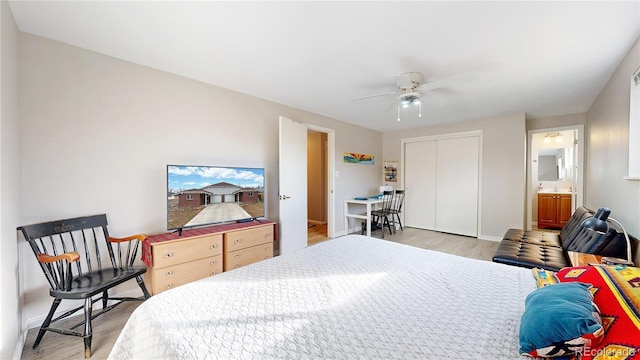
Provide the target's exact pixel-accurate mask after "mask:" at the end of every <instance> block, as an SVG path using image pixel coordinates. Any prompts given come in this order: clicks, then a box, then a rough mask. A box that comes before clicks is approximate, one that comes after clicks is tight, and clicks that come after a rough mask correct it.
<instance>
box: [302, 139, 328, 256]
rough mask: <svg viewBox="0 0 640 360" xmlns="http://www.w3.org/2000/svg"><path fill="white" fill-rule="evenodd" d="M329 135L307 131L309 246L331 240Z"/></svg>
mask: <svg viewBox="0 0 640 360" xmlns="http://www.w3.org/2000/svg"><path fill="white" fill-rule="evenodd" d="M328 135H329V134H328V133H326V132H322V131H317V130H312V129H308V130H307V217H308V219H307V245H313V244H316V243H319V242H322V241H324V240H327V239H329V231H328V226H327V224H328V219H329V211H328V209H329V192H330V187H329V185H328V182H329V176H328V174H329V171H328V168H329V143H328Z"/></svg>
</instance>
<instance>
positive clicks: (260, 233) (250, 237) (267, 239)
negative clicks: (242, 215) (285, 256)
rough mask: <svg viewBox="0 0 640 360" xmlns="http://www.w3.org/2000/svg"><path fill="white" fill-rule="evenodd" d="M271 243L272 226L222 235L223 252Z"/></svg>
mask: <svg viewBox="0 0 640 360" xmlns="http://www.w3.org/2000/svg"><path fill="white" fill-rule="evenodd" d="M272 242H273V225H269V226H262V227H257V228H252V229H246V230H238V231H232V232H228V233H226V234H224V251H225V252H230V251H236V250H240V249H244V248H248V247H251V246H256V245H259V244H264V243H272Z"/></svg>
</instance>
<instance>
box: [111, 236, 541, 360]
mask: <svg viewBox="0 0 640 360" xmlns="http://www.w3.org/2000/svg"><path fill="white" fill-rule="evenodd" d="M535 288H536V282H535V279H534V278H533V276H532V274H531V270H529V269H523V268H517V267H512V266H508V265H503V264H496V263H492V262H488V261H481V260H474V259H468V258H463V257H458V256H454V255H448V254H443V253H439V252H434V251H429V250H424V249H419V248H415V247H411V246H407V245H402V244H397V243H392V242H389V241H384V240H380V239H375V238H371V237H366V236H361V235H348V236H343V237H340V238H336V239H333V240H329V241H326V242H323V243H320V244H317V245H314V246H311V247H308V248H307V249H305V250H303V251H300V252H297V253H295V254H292V255H288V256H279V257H276V258H273V259H269V260H265V261H262V262H259V263H256V264H252V265H249V266H246V267H243V268H239V269H236V270H233V271H230V272H225V273H223V274H220V275H216V276H214V277H211V278H207V279H203V280H200V281H197V282H193V283H190V284H187V285H183V286H180V287H178V288H176V289H173V290H169V291H165V292H163V293H160V294H158V295H156V296H153V297H152V298H151V299H149V300H147V301H146V302H144V303H143V304H142V305H140V306H139V307H138V308H137V309H136V310H135V311H134V312H133V313H132V315H131V317H130V318H129V320H128V322H127V323H126V325H125V326H124V328H123V330H122V332H121V334H120V336H119V338H118V339H117V341H116V343H115V345H114V347H113V349H112V351H111V353H110V355H109V358H110V359H178V358H179V359H200V358H208V359H212V358H219V359H228V358H234V359H237V358H295V359H303V358H322V359H327V358H340V359H352V358H359V359H408V358H419V359H429V358H438V359H443V358H448V359H479V358H483V359H489V358H491V359H522V357H521V356H520V355H519V350H518V349H519V344H518V329H519V325H520V316H521V314H522V312H523V310H524V300H525V297H526V296H527V294H529V293H530V292H531V291H533V290H534V289H535Z"/></svg>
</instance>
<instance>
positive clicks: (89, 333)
mask: <svg viewBox="0 0 640 360" xmlns="http://www.w3.org/2000/svg"><path fill="white" fill-rule="evenodd" d="M92 306H93V301H92V299H91V298H90V297H88V298H86V299H84V358H85V359H88V358H90V357H91V338H92V337H93V330H92V329H91V309H92Z"/></svg>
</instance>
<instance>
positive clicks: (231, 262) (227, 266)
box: [224, 242, 273, 271]
mask: <svg viewBox="0 0 640 360" xmlns="http://www.w3.org/2000/svg"><path fill="white" fill-rule="evenodd" d="M272 257H273V242H269V243H266V244H261V245H257V246H252V247H250V248H246V249H242V250H236V251H232V252H227V253H225V254H224V271H229V270H233V269H236V268H239V267H241V266H245V265H249V264H252V263H254V262H256V261H260V260H264V259H269V258H272Z"/></svg>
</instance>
